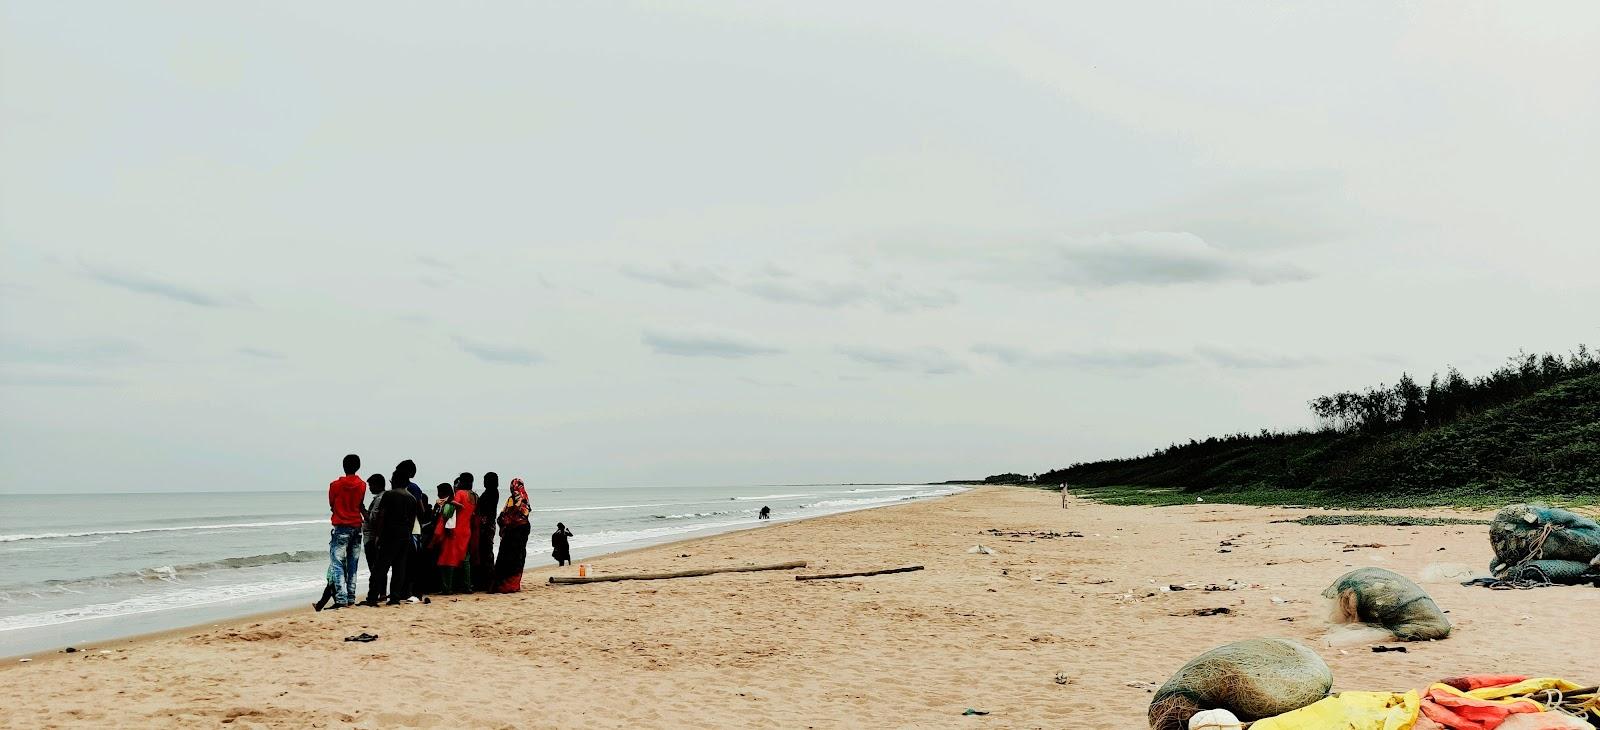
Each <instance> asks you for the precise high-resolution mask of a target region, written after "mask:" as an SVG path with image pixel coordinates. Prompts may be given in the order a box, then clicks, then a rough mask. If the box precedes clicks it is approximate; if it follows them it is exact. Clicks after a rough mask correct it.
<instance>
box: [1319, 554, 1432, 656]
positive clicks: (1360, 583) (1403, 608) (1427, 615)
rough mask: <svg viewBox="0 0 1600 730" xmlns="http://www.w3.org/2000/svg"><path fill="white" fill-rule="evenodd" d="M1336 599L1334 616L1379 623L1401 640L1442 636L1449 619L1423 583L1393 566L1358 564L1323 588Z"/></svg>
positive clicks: (1341, 620) (1326, 595)
mask: <svg viewBox="0 0 1600 730" xmlns="http://www.w3.org/2000/svg"><path fill="white" fill-rule="evenodd" d="M1322 597H1323V598H1327V599H1330V600H1332V601H1334V602H1335V608H1334V612H1333V620H1334V621H1336V622H1338V623H1364V624H1371V625H1373V626H1381V627H1383V628H1385V629H1387V630H1389V631H1391V632H1393V633H1394V636H1395V638H1397V639H1400V640H1401V641H1422V640H1427V639H1443V638H1445V637H1447V636H1449V635H1450V620H1449V619H1447V618H1445V616H1444V612H1443V611H1441V610H1439V605H1438V604H1436V603H1434V602H1433V598H1432V597H1430V596H1429V595H1428V593H1427V591H1424V590H1422V586H1419V585H1417V584H1416V583H1413V582H1411V579H1410V578H1407V577H1405V576H1403V575H1400V574H1399V573H1396V572H1394V571H1392V570H1384V569H1383V568H1357V569H1355V570H1352V571H1350V572H1348V573H1345V574H1344V575H1342V576H1339V579H1338V580H1336V581H1334V582H1333V585H1331V586H1328V589H1327V590H1325V591H1323V592H1322Z"/></svg>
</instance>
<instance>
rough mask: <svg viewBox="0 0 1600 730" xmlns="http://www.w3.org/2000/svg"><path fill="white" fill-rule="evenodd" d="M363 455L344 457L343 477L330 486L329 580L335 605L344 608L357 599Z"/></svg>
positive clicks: (363, 485) (364, 486) (363, 483)
mask: <svg viewBox="0 0 1600 730" xmlns="http://www.w3.org/2000/svg"><path fill="white" fill-rule="evenodd" d="M358 471H361V457H359V456H356V455H355V454H348V455H346V456H345V457H344V476H342V477H339V478H338V479H335V480H333V483H332V484H329V485H328V511H329V512H331V513H332V515H331V516H330V518H329V520H328V521H329V522H331V523H332V524H333V530H332V531H331V532H330V533H329V536H328V582H329V583H331V584H333V587H334V594H333V607H334V608H344V607H346V606H350V605H352V604H354V603H355V602H356V570H357V569H358V568H359V567H360V565H361V497H362V495H363V493H364V492H366V491H367V488H366V487H367V485H366V482H363V481H362V480H361V477H358V476H356V472H358Z"/></svg>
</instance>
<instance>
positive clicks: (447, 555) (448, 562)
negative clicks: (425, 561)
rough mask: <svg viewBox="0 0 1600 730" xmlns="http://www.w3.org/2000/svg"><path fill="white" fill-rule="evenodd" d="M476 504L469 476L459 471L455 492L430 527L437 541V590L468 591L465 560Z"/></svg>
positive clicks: (468, 563)
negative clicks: (432, 526)
mask: <svg viewBox="0 0 1600 730" xmlns="http://www.w3.org/2000/svg"><path fill="white" fill-rule="evenodd" d="M476 507H477V497H476V495H474V494H473V493H472V475H471V474H469V473H467V472H462V473H461V476H458V477H456V486H455V492H454V493H453V494H451V495H450V501H449V502H446V503H445V505H444V511H443V512H441V513H440V515H439V519H438V521H437V522H436V523H435V524H434V528H433V530H434V537H435V538H436V539H437V540H438V542H439V560H438V566H439V589H440V591H441V592H443V593H470V592H471V591H472V562H471V561H470V560H468V559H467V558H468V555H467V553H468V550H470V548H471V544H472V517H473V513H474V512H475V511H476Z"/></svg>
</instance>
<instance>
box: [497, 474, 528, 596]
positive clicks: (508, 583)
mask: <svg viewBox="0 0 1600 730" xmlns="http://www.w3.org/2000/svg"><path fill="white" fill-rule="evenodd" d="M532 511H533V505H532V504H530V503H529V502H528V490H527V489H526V488H524V487H523V486H522V480H521V479H512V480H511V496H510V497H507V498H506V506H505V509H502V510H500V519H499V523H500V555H499V557H498V558H497V559H496V560H495V563H494V575H495V578H496V581H495V586H494V592H495V593H516V592H517V591H520V590H522V566H523V565H524V564H525V563H527V561H528V532H529V530H531V529H532V527H531V526H530V525H529V524H528V513H529V512H532Z"/></svg>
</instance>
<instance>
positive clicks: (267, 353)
mask: <svg viewBox="0 0 1600 730" xmlns="http://www.w3.org/2000/svg"><path fill="white" fill-rule="evenodd" d="M239 354H241V355H249V356H250V357H259V358H261V359H263V360H282V359H284V356H283V353H281V352H273V351H272V350H263V349H260V348H257V347H241V348H239Z"/></svg>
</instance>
